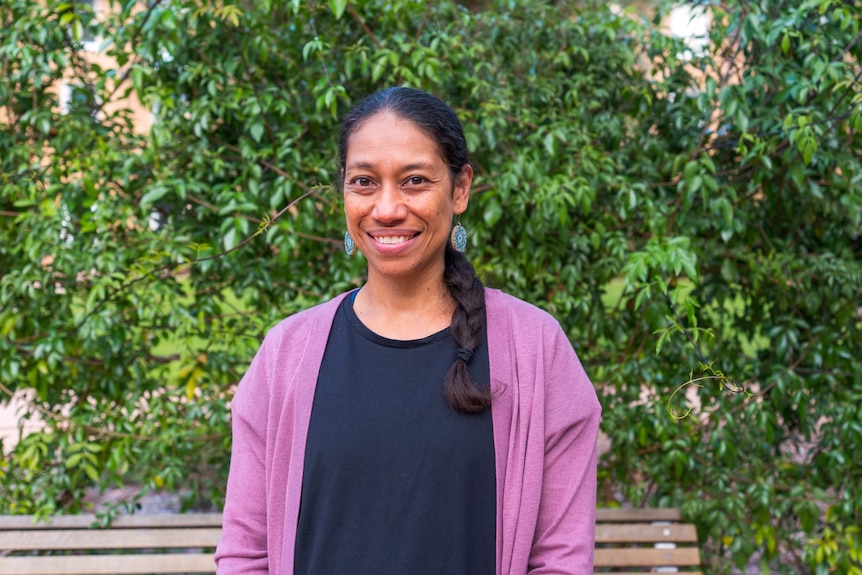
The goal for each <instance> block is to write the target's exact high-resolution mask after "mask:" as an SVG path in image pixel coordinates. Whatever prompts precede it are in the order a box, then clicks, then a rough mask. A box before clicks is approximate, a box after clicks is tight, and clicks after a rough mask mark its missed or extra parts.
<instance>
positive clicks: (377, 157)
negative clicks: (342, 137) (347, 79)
mask: <svg viewBox="0 0 862 575" xmlns="http://www.w3.org/2000/svg"><path fill="white" fill-rule="evenodd" d="M420 158H421V159H424V160H426V161H428V160H433V161H435V162H436V161H439V162H441V163H443V156H442V154H441V151H440V146H439V145H438V144H437V142H436V141H435V140H434V138H432V137H431V136H430V135H429V134H428V133H427V132H425V130H422V129H421V128H419V127H418V126H417V125H416V124H415V123H414V122H412V121H411V120H407V119H405V118H401V117H399V116H396V115H395V114H392V113H391V112H380V113H378V114H375V115H374V116H371V117H370V118H368V119H367V120H365V121H364V122H362V123H361V124H359V126H358V127H357V128H356V129H355V130H354V131H353V133H352V134H351V135H350V137H349V138H348V140H347V153H346V164H347V167H348V168H349V167H350V165H351V164H352V163H355V162H363V163H377V162H382V161H391V160H398V159H403V160H410V161H416V160H418V159H420Z"/></svg>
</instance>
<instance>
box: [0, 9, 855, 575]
mask: <svg viewBox="0 0 862 575" xmlns="http://www.w3.org/2000/svg"><path fill="white" fill-rule="evenodd" d="M700 4H701V5H706V7H707V9H708V10H709V12H710V13H711V16H712V24H711V26H710V31H709V42H708V44H707V48H706V49H704V50H703V51H699V50H697V49H692V48H688V47H686V46H685V45H684V44H683V43H682V42H681V41H680V40H676V39H673V38H669V37H667V36H666V35H665V34H662V33H660V26H659V24H658V22H659V21H660V18H661V10H663V8H661V9H660V10H659V15H658V16H657V17H656V19H655V21H654V22H649V21H645V20H641V19H639V18H638V17H636V15H635V14H634V13H622V14H619V13H614V12H613V11H611V10H610V8H609V7H608V5H606V4H605V3H603V2H585V3H583V5H581V6H577V7H573V6H570V5H569V4H568V3H558V4H557V5H554V3H549V2H532V1H528V0H512V1H508V2H499V3H497V4H490V5H488V6H486V7H484V8H483V9H482V10H477V11H475V12H471V11H469V10H468V9H466V8H464V7H462V6H459V5H457V4H454V3H452V2H450V1H448V0H442V1H437V2H420V1H417V0H397V1H394V2H393V1H383V0H357V1H351V2H346V1H345V0H330V1H329V2H327V3H321V2H316V1H315V0H309V1H307V2H300V1H298V0H292V1H290V2H275V1H273V0H269V1H258V2H244V3H233V2H232V1H231V0H227V1H225V0H220V1H218V2H210V3H197V2H193V1H189V0H174V1H171V2H165V1H161V0H152V1H150V2H148V3H147V4H144V3H136V2H134V1H131V2H126V3H120V2H112V3H111V5H112V6H113V12H109V13H106V14H103V15H102V17H101V18H99V19H96V18H94V17H93V14H92V13H91V12H88V11H87V9H86V8H85V7H84V6H83V5H80V4H75V3H72V2H63V1H56V0H49V1H47V2H44V3H34V2H29V1H25V0H4V2H3V3H2V6H0V25H2V33H0V68H2V71H0V234H2V236H0V237H1V238H2V240H0V384H2V387H0V393H5V394H11V393H13V392H26V391H30V393H32V394H33V395H32V397H33V399H32V401H31V403H30V408H29V409H30V413H33V414H37V415H39V417H40V418H41V419H42V420H43V421H44V422H45V428H44V431H41V432H38V433H34V434H31V435H29V436H27V437H25V438H24V439H23V440H22V441H20V442H19V443H18V444H17V446H16V447H15V448H14V449H12V450H11V451H10V452H8V453H7V454H6V455H4V457H3V459H2V460H0V476H2V482H3V485H4V486H6V487H5V488H4V489H3V490H2V491H0V512H4V513H37V514H49V513H59V512H77V511H80V510H82V509H83V506H84V505H85V502H86V501H87V500H88V499H87V497H88V493H91V492H92V491H93V490H102V489H106V488H108V487H110V486H114V485H122V484H126V483H129V482H131V483H137V484H140V485H141V486H142V490H143V491H146V490H151V489H158V488H169V489H174V490H182V491H183V492H184V493H188V494H190V495H189V499H188V501H187V503H188V504H189V505H200V504H205V503H213V504H215V505H216V506H218V505H219V504H220V503H221V501H222V498H223V492H222V488H223V484H224V479H225V472H226V466H227V461H228V456H229V448H230V439H229V428H228V408H229V401H230V397H231V395H232V393H233V390H234V385H235V383H236V382H237V381H238V380H239V378H240V377H241V374H242V373H243V371H244V370H245V368H246V366H247V365H248V362H249V360H250V358H251V355H252V354H253V353H254V350H255V349H256V347H257V345H258V343H259V341H260V339H261V337H262V336H263V334H264V333H265V331H266V329H267V328H268V327H270V326H272V325H273V324H274V323H275V322H276V321H278V320H279V319H280V318H282V317H284V316H285V315H288V314H290V313H293V312H295V311H297V310H299V309H302V308H305V307H308V306H310V305H312V304H313V303H315V302H317V301H320V300H322V299H324V298H327V297H330V296H332V295H333V294H335V293H338V292H340V291H343V290H344V289H346V288H348V287H350V286H352V285H356V284H358V283H360V282H361V281H362V278H361V274H362V273H363V262H362V261H361V258H359V259H357V258H354V259H352V260H351V259H347V258H346V257H345V256H344V255H343V253H342V251H341V248H340V245H339V238H340V237H341V234H342V233H343V220H342V216H341V205H340V198H339V197H338V195H337V193H336V192H335V191H334V189H333V187H332V177H333V169H334V163H335V135H336V133H337V126H338V123H337V118H338V116H339V115H340V114H342V113H343V112H345V111H346V110H347V109H348V108H349V106H350V104H351V102H354V101H355V100H356V99H357V98H359V97H361V96H362V95H364V94H366V93H368V92H370V91H373V90H375V89H378V88H381V87H384V86H389V85H393V84H409V85H413V86H417V87H420V88H423V89H426V90H429V91H431V92H433V93H435V94H437V95H439V96H441V97H442V98H444V99H445V100H446V101H448V102H450V103H452V104H453V106H454V107H455V108H456V109H457V111H458V112H459V114H460V115H461V117H462V119H463V121H464V124H465V129H466V132H467V136H468V143H469V146H470V149H471V153H472V154H473V157H474V161H475V164H476V168H477V174H478V179H477V181H476V188H475V195H474V197H473V201H472V202H471V204H470V209H469V210H468V213H467V214H466V217H465V218H463V222H464V224H465V225H466V226H467V227H468V229H469V231H470V244H471V247H470V252H469V255H470V257H471V259H473V261H474V262H475V263H476V265H477V267H478V269H480V271H481V272H482V274H483V275H484V277H485V278H486V279H487V282H488V283H490V284H492V285H495V286H498V287H501V288H503V289H505V290H507V291H509V292H511V293H513V294H515V295H517V296H520V297H522V298H525V299H527V300H529V301H532V302H535V303H536V304H538V305H540V306H542V307H544V308H546V309H548V310H549V311H550V312H552V313H553V314H554V315H555V316H557V317H558V318H559V319H560V321H561V323H562V324H563V326H564V328H565V329H566V330H567V332H568V333H569V334H570V336H571V338H572V341H573V342H574V343H575V345H576V347H577V350H578V353H579V354H580V355H581V358H582V360H583V361H584V363H585V365H586V366H587V368H588V371H589V372H590V375H591V377H592V379H593V381H594V382H595V384H596V386H597V389H598V390H599V393H600V396H601V399H602V403H603V405H604V409H605V411H604V414H605V415H604V421H603V425H602V427H603V430H604V432H605V433H606V434H607V435H608V437H609V438H610V440H611V445H612V448H611V451H610V452H609V453H608V454H606V455H605V456H604V457H603V458H602V461H601V463H600V484H601V485H600V493H599V497H600V500H601V501H602V502H603V504H605V505H618V504H626V505H629V504H632V505H637V506H642V505H650V506H682V508H683V509H684V512H685V514H686V515H687V516H688V517H690V518H691V519H692V520H694V521H696V522H697V524H698V526H699V533H700V537H701V545H702V548H703V550H704V557H705V560H706V562H707V569H708V570H709V572H711V573H726V572H729V571H730V570H731V569H732V566H733V565H736V566H742V565H745V564H747V563H750V562H752V561H760V564H761V565H762V566H763V568H764V569H765V570H770V569H771V570H772V571H775V572H778V573H798V572H812V573H857V574H859V573H862V567H860V565H862V535H860V533H859V528H858V525H859V524H860V523H862V518H860V514H862V492H860V485H862V465H860V462H859V458H858V455H857V454H858V453H859V451H860V449H862V408H860V407H859V406H860V405H862V365H860V362H862V337H860V335H862V334H860V327H862V307H860V301H862V300H860V298H859V294H860V293H862V265H860V260H862V237H860V234H862V192H860V189H862V185H860V184H862V170H860V163H862V152H860V150H862V146H860V143H859V133H860V129H862V107H860V104H862V91H860V74H862V72H860V54H862V41H860V22H862V4H860V3H859V2H858V0H846V1H838V0H808V1H803V2H798V1H796V0H794V1H789V0H788V1H778V0H763V1H760V2H747V1H739V0H728V1H726V2H722V3H718V2H706V3H700ZM88 34H89V35H90V36H92V37H94V38H96V40H95V42H97V43H102V45H103V51H104V52H105V53H106V54H107V55H109V56H110V57H111V61H108V62H107V63H106V61H104V60H102V61H100V62H101V65H98V64H97V63H95V62H96V61H95V60H93V59H92V58H87V57H85V54H84V53H83V52H82V43H81V40H82V38H84V37H87V35H88ZM63 80H65V81H66V83H67V84H68V85H71V86H73V88H72V89H71V90H70V96H71V97H70V98H68V111H67V112H66V113H60V110H59V102H58V94H59V92H58V87H59V85H60V83H61V81H63ZM126 97H130V98H133V99H138V100H139V101H141V102H143V103H144V105H145V106H146V107H147V108H148V109H149V110H152V112H153V115H154V124H153V127H152V130H151V131H150V132H146V131H144V132H145V133H140V131H135V130H134V129H133V126H132V121H131V112H130V111H129V110H128V107H127V106H125V105H124V104H123V102H122V99H123V98H126ZM689 410H690V412H689Z"/></svg>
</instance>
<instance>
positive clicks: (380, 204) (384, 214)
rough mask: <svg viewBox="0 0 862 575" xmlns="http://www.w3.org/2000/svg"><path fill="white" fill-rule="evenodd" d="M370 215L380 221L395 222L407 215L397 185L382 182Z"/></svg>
mask: <svg viewBox="0 0 862 575" xmlns="http://www.w3.org/2000/svg"><path fill="white" fill-rule="evenodd" d="M371 215H372V216H373V217H374V219H376V220H377V221H379V222H382V223H393V222H397V221H400V220H403V219H404V218H405V217H406V216H407V206H406V205H405V204H404V197H403V195H402V194H401V190H399V189H398V186H397V185H395V184H384V185H383V186H382V187H381V189H380V192H379V193H378V194H377V198H376V200H375V202H374V210H373V211H372V214H371Z"/></svg>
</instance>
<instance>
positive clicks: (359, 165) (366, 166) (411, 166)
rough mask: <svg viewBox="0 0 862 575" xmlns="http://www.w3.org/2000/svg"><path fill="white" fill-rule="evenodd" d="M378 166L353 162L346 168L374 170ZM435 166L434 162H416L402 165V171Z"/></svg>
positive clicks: (426, 168) (428, 168)
mask: <svg viewBox="0 0 862 575" xmlns="http://www.w3.org/2000/svg"><path fill="white" fill-rule="evenodd" d="M375 168H376V166H375V165H374V164H372V163H371V162H353V163H351V164H348V166H347V168H346V170H374V169H375ZM432 168H433V164H430V163H427V162H416V163H413V164H407V165H406V166H401V171H403V172H410V171H413V170H430V169H432Z"/></svg>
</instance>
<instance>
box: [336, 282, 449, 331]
mask: <svg viewBox="0 0 862 575" xmlns="http://www.w3.org/2000/svg"><path fill="white" fill-rule="evenodd" d="M454 305H455V304H454V302H453V301H452V297H451V296H450V295H449V291H448V290H447V289H446V285H445V284H444V283H443V274H442V270H441V271H440V272H439V273H435V274H433V275H430V276H429V277H424V278H416V277H413V278H411V279H409V280H406V279H402V278H392V277H386V276H381V275H380V274H375V273H373V271H372V270H369V275H368V282H367V283H366V284H365V286H363V288H362V290H361V291H360V292H359V294H357V296H356V301H355V302H354V305H353V308H354V310H355V311H356V315H357V316H358V317H359V319H360V320H361V321H362V323H364V324H365V325H366V327H368V328H369V329H370V330H372V331H374V332H375V333H377V334H379V335H382V336H384V337H388V338H390V339H402V340H407V339H419V338H422V337H425V336H428V335H431V334H433V333H436V332H438V331H440V330H442V329H444V328H446V327H448V326H449V324H450V323H451V320H452V311H453V310H454Z"/></svg>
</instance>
